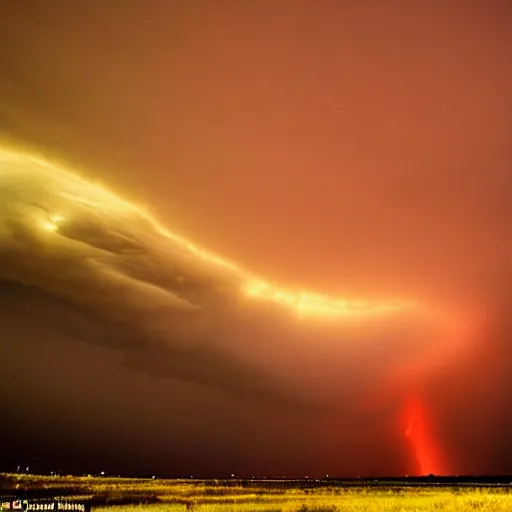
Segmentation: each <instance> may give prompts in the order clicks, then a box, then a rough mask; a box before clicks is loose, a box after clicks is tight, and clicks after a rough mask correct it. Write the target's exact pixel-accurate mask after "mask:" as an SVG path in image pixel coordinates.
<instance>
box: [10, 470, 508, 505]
mask: <svg viewBox="0 0 512 512" xmlns="http://www.w3.org/2000/svg"><path fill="white" fill-rule="evenodd" d="M0 495H3V496H8V495H17V496H20V497H23V496H25V497H30V498H38V497H39V498H45V497H57V496H59V497H62V496H66V497H67V498H68V499H79V500H87V501H89V502H90V503H91V504H92V507H93V510H95V509H96V510H97V509H100V508H101V509H103V510H105V509H108V512H135V511H137V512H165V511H169V512H178V511H182V512H184V511H186V510H194V511H196V512H221V511H227V512H229V511H233V512H250V511H254V512H271V511H272V512H278V511H283V512H299V511H300V512H307V511H316V512H336V511H339V512H352V511H354V512H434V511H436V512H438V511H446V512H456V511H461V512H464V511H482V512H511V511H512V489H511V488H510V487H509V486H505V485H495V486H479V487H475V486H473V485H467V484H466V485H462V484H457V485H450V486H448V485H437V484H435V483H434V484H433V483H416V484H413V485H411V484H406V483H403V482H402V483H401V482H398V481H395V482H361V483H354V482H337V481H322V480H299V481H295V480H292V481H280V480H222V481H221V480H163V479H130V478H109V477H71V476H70V477H61V476H53V477H50V476H33V475H2V476H1V478H0ZM105 512H107V511H106V510H105Z"/></svg>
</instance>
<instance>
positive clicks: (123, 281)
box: [0, 150, 461, 473]
mask: <svg viewBox="0 0 512 512" xmlns="http://www.w3.org/2000/svg"><path fill="white" fill-rule="evenodd" d="M0 211H1V218H0V281H1V282H2V283H3V284H4V285H9V286H14V287H18V288H19V289H21V290H24V291H25V292H26V293H28V294H34V293H35V294H42V295H44V296H45V297H49V298H51V300H54V301H57V302H58V303H59V304H62V305H63V306H64V307H67V308H71V309H73V311H75V312H78V313H77V314H79V315H80V316H82V317H83V318H86V319H87V322H88V325H93V326H94V329H92V330H91V329H81V330H80V329H79V330H78V331H77V329H76V327H75V326H74V325H71V324H68V325H66V322H65V320H64V319H63V320H62V324H63V327H62V328H63V329H68V330H71V331H72V332H73V335H74V336H76V337H79V338H82V339H86V341H88V342H89V343H95V344H99V345H102V346H104V347H106V348H109V349H112V350H114V351H117V352H119V353H120V354H122V355H123V363H122V364H125V365H127V366H130V367H131V368H133V369H135V370H137V371H140V372H145V373H147V374H150V375H154V376H157V377H163V378H173V379H182V380H185V381H193V382H196V383H198V384H200V385H205V386H211V387H215V388H218V389H219V390H221V391H223V392H226V393H230V394H233V395H236V396H238V397H241V398H244V399H258V398H263V399H269V398H271V399H272V400H274V401H275V403H276V404H280V405H281V406H285V405H286V404H287V403H289V402H303V403H304V404H305V405H307V406H322V407H329V408H336V407H343V403H341V404H340V403H339V402H340V399H339V397H338V395H337V390H339V389H340V388H341V387H343V386H345V385H346V382H345V381H344V378H345V377H344V376H343V372H339V368H340V365H341V367H343V365H344V364H346V365H350V364H351V362H350V361H351V357H352V356H353V354H354V353H355V352H357V350H358V347H357V346H356V347H354V344H355V342H354V339H356V340H357V342H358V344H359V345H358V346H359V347H360V348H361V350H362V351H366V350H370V351H377V352H378V351H380V352H378V353H379V354H380V356H379V359H378V363H373V364H374V367H373V368H371V367H370V373H371V374H372V376H373V378H374V380H373V381H372V380H371V379H369V383H367V384H366V383H365V382H363V381H361V384H360V387H359V388H360V389H361V390H362V391H361V402H365V401H366V402H367V403H369V401H367V398H368V397H374V396H375V389H374V384H375V383H377V384H379V383H382V382H385V383H387V384H388V385H389V388H390V389H396V388H398V387H400V386H407V385H410V382H411V378H410V375H409V374H408V372H407V369H410V368H414V374H415V375H416V376H417V375H421V372H422V371H423V372H426V371H428V370H429V369H430V368H431V367H433V366H435V365H436V364H438V361H439V360H443V361H445V362H446V360H448V359H449V357H450V354H451V353H452V352H453V350H455V349H454V348H453V347H456V346H457V343H458V342H459V341H460V336H461V333H460V325H461V321H460V318H458V317H457V318H456V319H455V317H454V316H453V315H451V314H448V313H447V312H446V311H439V310H436V309H435V308H433V307H431V306H430V305H428V304H422V303H419V302H417V301H415V300H414V297H406V298H400V297H399V298H396V297H391V298H389V300H387V301H372V300H367V301H363V300H360V299H358V300H353V301H352V300H350V299H338V298H332V297H325V296H322V295H321V294H317V293H313V292H302V291H290V290H285V289H281V288H280V287H278V286H276V285H274V284H273V283H270V282H268V281H267V280H265V279H264V278H262V277H260V276H258V275H256V274H253V273H251V272H249V271H246V270H245V269H243V268H242V267H241V266H239V265H237V264H235V263H232V262H230V261H228V260H227V259H223V258H219V257H217V256H215V255H213V254H210V253H209V252H207V251H205V250H203V249H201V248H199V247H198V246H196V245H194V244H193V243H191V242H189V241H187V240H185V239H184V238H181V237H180V236H178V235H176V234H174V233H172V232H171V231H170V230H169V229H167V228H166V227H164V226H163V224H162V223H160V222H159V221H157V220H156V219H155V218H154V217H153V216H151V215H150V214H149V213H148V212H146V211H144V210H142V209H141V208H139V207H138V206H136V205H135V204H132V203H129V202H127V201H125V200H123V199H121V198H120V197H118V196H117V195H116V194H114V193H112V192H110V191H108V190H107V189H106V188H104V187H103V186H100V185H97V184H95V183H92V182H89V181H87V180H85V179H83V178H82V177H80V175H79V174H78V173H76V172H74V171H71V170H68V169H65V168H63V167H62V166H60V165H57V164H53V163H50V162H49V161H46V160H44V159H41V158H38V157H34V156H31V155H24V154H21V153H14V152H11V151H6V150H4V151H2V152H1V153H0ZM383 339H385V340H391V341H386V342H383V341H381V340H383ZM432 339H436V343H432V342H431V340H432ZM397 340H398V341H397ZM403 340H406V341H407V342H406V343H405V344H404V343H403ZM386 343H388V345H389V348H390V350H389V351H387V350H386V347H385V346H384V347H383V344H384V345H385V344H386ZM333 346H334V347H335V348H334V349H333ZM290 347H291V348H290ZM294 347H295V348H296V355H295V356H294V357H293V358H290V357H289V353H290V352H289V351H290V349H291V350H294ZM268 350H273V351H274V355H273V357H272V358H270V360H269V357H268ZM333 354H334V355H333ZM333 359H334V360H336V365H335V364H334V363H333ZM308 372H309V373H308ZM299 374H300V378H299V377H297V375H299ZM327 376H329V378H327ZM365 386H366V387H365ZM391 393H392V392H391ZM370 401H371V400H370ZM366 402H365V403H366ZM403 412H404V414H405V415H406V416H407V418H406V421H407V424H406V426H405V428H404V429H403V435H404V436H406V437H407V439H408V440H410V441H411V442H412V443H413V445H414V453H415V456H416V458H417V461H418V468H419V469H418V471H421V472H423V473H429V472H438V473H439V472H443V471H444V472H446V471H447V470H448V468H447V467H446V466H441V465H440V462H439V460H440V458H439V456H437V455H433V454H434V453H436V452H437V450H438V447H437V446H435V444H436V442H435V439H434V438H433V437H432V435H431V433H429V432H428V431H427V430H428V427H427V424H426V422H424V421H423V420H422V418H424V416H425V414H426V413H425V411H424V410H423V409H422V405H421V400H420V399H419V398H414V399H408V400H407V401H406V402H405V405H404V411H403Z"/></svg>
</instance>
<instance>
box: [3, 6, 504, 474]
mask: <svg viewBox="0 0 512 512" xmlns="http://www.w3.org/2000/svg"><path fill="white" fill-rule="evenodd" d="M511 15H512V13H511V11H510V6H509V4H508V3H507V2H502V1H499V0H496V1H490V2H484V3H476V2H475V3H471V2H470V3H469V4H468V3H467V2H465V3H462V2H457V1H450V2H434V3H429V4H428V5H426V4H425V5H419V4H418V5H416V4H414V5H413V4H411V3H410V2H405V1H403V2H402V1H397V2H394V3H392V4H385V3H382V2H373V1H366V2H344V3H343V5H342V4H341V3H340V2H329V1H325V2H320V3H314V2H313V3H311V2H295V3H294V5H293V7H292V6H291V4H289V3H286V2H283V3H277V4H276V3H275V2H257V3H253V4H240V3H236V2H229V1H226V2H224V1H219V2H195V3H194V4H193V5H192V4H190V3H187V2H181V3H180V2H172V3H170V2H166V1H163V0H162V1H160V0H155V1H153V2H150V4H148V3H146V2H139V1H135V0H134V1H131V0H127V1H124V2H108V3H106V2H101V1H99V0H98V1H95V0H91V1H90V2H87V4H84V5H81V6H78V5H77V4H75V3H72V2H65V1H59V0H50V1H47V2H37V1H30V0H21V1H20V0H16V1H14V0H12V1H11V0H6V1H4V2H2V3H1V4H0V136H1V137H2V138H3V139H4V140H5V142H6V144H5V145H6V147H12V146H16V147H19V148H21V149H22V150H23V152H25V151H26V152H27V153H31V152H33V151H34V150H36V149H37V151H42V153H43V155H48V156H52V157H53V156H55V155H56V156H58V157H59V158H60V159H62V161H64V162H72V163H73V164H74V165H76V166H78V167H79V168H80V174H82V175H84V176H85V177H87V179H89V180H92V182H94V181H95V180H99V181H100V182H101V183H105V184H107V185H108V186H109V187H110V188H111V190H113V191H115V195H114V194H110V195H109V194H106V193H105V192H104V190H103V188H101V187H100V188H98V187H96V186H94V185H90V184H89V182H88V181H82V180H81V179H79V178H77V176H78V175H77V174H76V173H74V172H72V173H71V174H67V173H66V172H64V173H62V172H61V170H59V169H60V168H61V167H62V166H59V165H58V166H57V167H55V168H52V167H50V168H48V167H45V166H44V165H43V164H42V163H41V162H40V161H37V160H31V161H28V160H24V159H17V158H15V157H13V156H12V155H11V154H10V153H4V152H2V154H0V215H1V217H0V280H1V282H2V284H1V285H0V301H1V307H0V328H1V331H0V349H1V354H0V360H1V362H0V365H1V366H0V369H1V371H0V379H1V380H0V386H1V388H2V389H4V390H9V391H5V392H3V393H2V394H1V402H0V405H1V407H2V411H3V415H4V416H3V417H7V418H9V420H8V421H7V422H2V424H3V425H5V427H6V432H7V433H8V434H9V435H11V443H10V446H11V448H10V450H9V452H8V453H7V454H6V457H5V461H6V462H5V464H6V466H10V467H12V466H16V465H17V464H18V463H23V461H33V462H34V463H38V464H41V466H44V465H45V464H50V465H51V464H53V462H51V463H49V462H47V461H48V460H49V459H50V460H54V461H55V464H61V465H63V466H67V467H69V468H70V469H73V470H76V471H78V470H81V469H82V468H85V467H87V468H91V469H92V468H94V466H95V465H98V464H99V465H101V464H105V463H106V461H108V460H112V461H114V462H113V463H112V469H113V470H114V471H116V472H123V470H124V469H126V471H130V472H140V471H146V470H147V471H151V472H152V471H153V470H154V469H155V468H156V470H161V471H165V472H168V473H185V474H186V473H188V472H191V473H193V472H196V473H197V472H202V473H204V474H209V475H215V474H217V473H222V472H224V473H226V474H230V473H231V472H233V471H243V472H246V473H247V474H250V473H251V472H255V473H260V474H261V473H266V474H268V473H273V474H279V473H288V474H313V473H314V472H315V471H316V473H317V474H325V473H330V474H336V473H337V474H350V475H355V474H360V473H363V474H378V473H380V474H383V473H405V472H408V473H412V472H414V471H417V470H418V469H417V468H418V466H417V461H415V460H414V455H413V451H414V450H413V449H412V447H411V446H410V443H409V441H407V439H406V438H405V436H404V432H405V427H404V425H403V424H402V423H401V421H402V419H401V415H403V413H404V411H407V407H406V405H404V404H407V403H421V404H423V407H424V409H425V413H426V414H427V415H428V416H429V419H430V420H431V421H430V423H431V424H432V425H433V427H434V430H435V436H436V438H437V441H438V443H439V446H440V447H441V449H442V450H444V452H445V453H444V455H445V459H446V463H445V466H444V469H445V470H450V471H453V472H457V473H464V472H479V473H483V472H487V473H490V472H512V467H511V461H512V458H511V457H510V456H509V454H510V450H509V448H510V447H509V446H508V445H507V439H508V437H509V436H508V434H507V432H508V430H509V428H510V418H509V417H508V415H507V411H508V410H509V409H510V398H511V394H510V378H509V375H510V374H511V373H512V369H511V368H510V361H511V358H510V338H511V335H512V329H511V326H510V322H509V320H508V319H509V311H510V304H511V301H510V294H509V292H508V290H507V283H508V282H509V281H510V277H511V261H512V245H511V240H512V238H511V236H510V218H511V210H510V197H509V196H510V193H509V191H510V190H511V189H512V173H511V172H510V165H511V153H510V144H509V134H510V127H511V122H512V103H511V100H510V94H509V90H510V87H511V86H512V76H511V73H510V66H509V64H508V61H509V56H510V51H511V49H512V40H511V38H510V33H509V32H510V31H509V25H510V19H511ZM66 166H67V165H64V166H63V167H66ZM120 197H123V198H130V199H132V200H134V202H136V203H137V204H142V205H145V206H148V207H149V208H148V209H149V210H150V211H153V212H157V213H158V218H159V219H161V221H162V223H161V224H155V223H154V221H153V218H152V217H148V216H147V215H145V214H144V212H141V211H139V210H137V209H133V208H131V206H130V205H128V204H127V203H125V202H123V201H121V200H120V199H119V198H120ZM107 205H108V207H107ZM55 216H57V217H55ZM59 216H60V217H62V218H60V217H59ZM163 225H165V226H167V227H168V228H169V229H171V231H173V230H174V229H176V231H177V232H179V233H185V234H186V235H187V236H189V237H190V239H192V240H194V241H195V242H198V243H200V244H203V245H204V246H205V247H207V248H211V249H212V250H215V251H217V252H218V253H219V254H222V255H225V256H227V257H229V258H232V259H233V260H234V261H236V262H237V263H238V262H239V263H240V264H241V265H242V267H245V266H247V268H250V269H252V270H254V271H256V272H257V273H258V274H261V275H263V276H266V277H268V278H269V279H270V280H271V281H273V282H274V281H275V282H281V283H283V285H284V284H286V285H287V286H286V287H287V288H292V289H293V288H294V287H296V286H298V287H302V285H303V286H304V287H306V288H309V289H315V290H319V291H324V292H326V293H327V292H328V293H331V294H333V295H336V296H348V297H354V298H356V299H361V300H371V301H376V302H377V303H381V302H384V303H386V302H387V301H388V300H391V298H393V299H394V298H397V297H398V298H403V299H406V300H412V301H414V303H415V304H416V305H417V306H418V308H416V309H415V308H413V309H412V310H411V311H409V310H408V311H407V312H402V313H400V314H394V315H391V316H390V317H386V316H385V317H379V318H378V319H376V318H372V319H371V320H370V319H368V318H366V319H363V320H361V321H357V322H345V321H325V320H323V319H319V320H318V321H315V322H313V321H306V322H304V321H300V320H297V319H296V318H295V317H294V315H292V314H290V310H289V308H287V307H285V306H284V305H283V304H282V303H281V304H279V303H276V302H272V301H270V302H269V301H258V300H254V298H251V297H250V296H248V295H247V294H246V293H244V286H245V285H246V284H247V282H246V278H247V275H246V274H245V273H244V271H242V270H239V269H238V268H231V267H225V266H219V265H217V264H215V263H213V262H211V261H205V260H204V259H202V258H201V257H199V255H198V253H197V252H195V251H194V250H193V249H191V248H190V246H186V245H184V244H183V243H182V242H181V241H180V240H178V239H175V238H172V236H171V235H172V234H171V233H170V232H167V231H165V230H164V228H163ZM411 400H412V402H411ZM408 401H409V402H408ZM17 432H18V433H20V432H21V433H22V437H19V438H18V437H17V435H16V433H17ZM433 435H434V434H433ZM68 452H71V453H73V456H71V457H69V456H68V455H66V453H68ZM50 454H51V455H50ZM20 459H23V461H22V460H20ZM73 461H76V462H75V464H73Z"/></svg>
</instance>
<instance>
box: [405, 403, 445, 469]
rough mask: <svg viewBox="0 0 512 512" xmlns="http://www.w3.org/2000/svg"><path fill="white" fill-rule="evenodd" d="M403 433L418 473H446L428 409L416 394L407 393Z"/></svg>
mask: <svg viewBox="0 0 512 512" xmlns="http://www.w3.org/2000/svg"><path fill="white" fill-rule="evenodd" d="M403 414H404V421H405V431H404V435H405V437H406V438H407V439H408V440H409V442H410V443H411V445H412V449H413V451H414V455H415V457H416V461H417V472H418V475H430V474H433V475H444V474H447V469H446V465H445V464H444V461H443V457H442V454H441V448H440V446H439V442H438V440H437V439H436V436H435V433H434V431H433V428H432V424H431V420H430V418H429V414H428V410H427V408H426V406H425V404H424V402H423V400H422V399H421V397H420V396H418V395H414V394H412V395H409V396H408V397H407V398H406V401H405V405H404V410H403Z"/></svg>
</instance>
